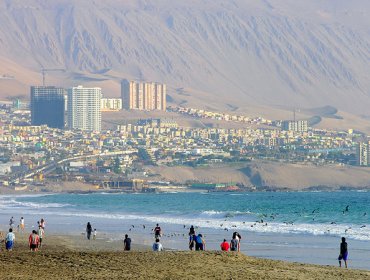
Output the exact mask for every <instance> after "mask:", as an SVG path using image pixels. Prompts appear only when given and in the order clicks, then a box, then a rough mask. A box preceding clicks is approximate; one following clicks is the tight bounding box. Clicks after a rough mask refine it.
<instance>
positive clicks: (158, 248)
mask: <svg viewBox="0 0 370 280" xmlns="http://www.w3.org/2000/svg"><path fill="white" fill-rule="evenodd" d="M153 251H154V252H160V251H163V246H162V244H161V243H160V242H159V239H158V238H157V239H156V240H155V242H154V244H153Z"/></svg>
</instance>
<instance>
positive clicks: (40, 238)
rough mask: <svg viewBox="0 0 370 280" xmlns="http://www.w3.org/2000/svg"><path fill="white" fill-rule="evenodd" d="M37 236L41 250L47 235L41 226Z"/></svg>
mask: <svg viewBox="0 0 370 280" xmlns="http://www.w3.org/2000/svg"><path fill="white" fill-rule="evenodd" d="M37 234H38V236H39V248H41V246H42V240H43V239H44V234H45V231H44V229H43V228H42V226H39V230H38V232H37Z"/></svg>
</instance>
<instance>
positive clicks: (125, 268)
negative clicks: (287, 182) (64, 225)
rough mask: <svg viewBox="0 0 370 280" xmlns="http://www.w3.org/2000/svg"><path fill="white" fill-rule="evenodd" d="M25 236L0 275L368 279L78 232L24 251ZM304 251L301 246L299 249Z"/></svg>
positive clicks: (0, 262) (0, 260)
mask: <svg viewBox="0 0 370 280" xmlns="http://www.w3.org/2000/svg"><path fill="white" fill-rule="evenodd" d="M26 240H27V236H26V235H17V242H16V246H15V249H14V250H13V251H12V252H6V251H5V250H4V249H3V248H2V250H1V251H0V267H1V269H0V279H325V280H330V279H336V280H337V279H370V271H360V270H351V269H348V270H347V269H339V268H337V267H330V266H316V265H307V264H298V263H287V262H282V261H273V260H265V259H258V258H252V257H248V256H245V255H243V254H233V253H222V252H216V251H213V252H211V251H209V252H189V251H182V252H181V251H167V252H160V253H154V252H151V251H150V248H149V247H147V246H146V247H145V246H140V247H139V246H137V245H136V244H133V249H134V251H132V252H124V251H122V249H123V244H122V241H112V242H108V241H109V240H108V239H105V238H102V239H97V240H91V241H87V240H84V238H83V236H67V235H64V236H47V237H46V238H45V243H44V244H45V245H44V247H43V248H42V249H41V250H40V251H39V252H29V251H28V248H27V243H26ZM302 253H304V252H302Z"/></svg>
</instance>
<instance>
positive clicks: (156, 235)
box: [154, 224, 162, 239]
mask: <svg viewBox="0 0 370 280" xmlns="http://www.w3.org/2000/svg"><path fill="white" fill-rule="evenodd" d="M161 237H162V229H161V227H160V226H159V224H157V226H156V227H155V229H154V238H155V239H160V238H161Z"/></svg>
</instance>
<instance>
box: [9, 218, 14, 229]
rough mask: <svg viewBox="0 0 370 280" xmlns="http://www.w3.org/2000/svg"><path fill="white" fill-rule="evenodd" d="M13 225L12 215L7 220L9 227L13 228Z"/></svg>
mask: <svg viewBox="0 0 370 280" xmlns="http://www.w3.org/2000/svg"><path fill="white" fill-rule="evenodd" d="M13 226H14V217H13V216H12V217H11V218H10V220H9V227H10V228H13Z"/></svg>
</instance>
